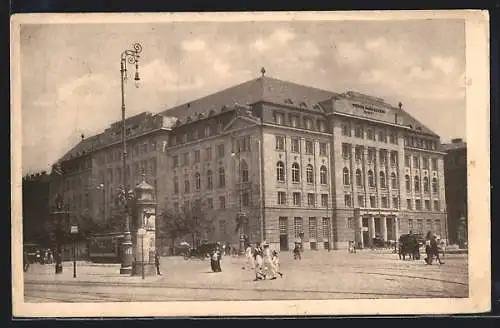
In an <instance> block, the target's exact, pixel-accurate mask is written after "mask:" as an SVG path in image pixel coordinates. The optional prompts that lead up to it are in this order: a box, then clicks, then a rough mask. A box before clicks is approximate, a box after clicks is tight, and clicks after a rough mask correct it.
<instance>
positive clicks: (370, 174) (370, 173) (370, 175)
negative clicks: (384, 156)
mask: <svg viewBox="0 0 500 328" xmlns="http://www.w3.org/2000/svg"><path fill="white" fill-rule="evenodd" d="M368 185H369V186H370V187H375V179H374V178H373V171H372V170H369V171H368Z"/></svg>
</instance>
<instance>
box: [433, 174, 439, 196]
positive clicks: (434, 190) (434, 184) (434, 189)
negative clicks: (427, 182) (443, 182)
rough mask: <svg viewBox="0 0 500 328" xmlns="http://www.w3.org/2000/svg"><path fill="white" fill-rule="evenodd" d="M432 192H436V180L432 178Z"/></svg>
mask: <svg viewBox="0 0 500 328" xmlns="http://www.w3.org/2000/svg"><path fill="white" fill-rule="evenodd" d="M432 192H434V193H437V192H438V180H437V179H436V178H432Z"/></svg>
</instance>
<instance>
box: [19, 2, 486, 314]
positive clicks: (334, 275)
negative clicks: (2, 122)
mask: <svg viewBox="0 0 500 328" xmlns="http://www.w3.org/2000/svg"><path fill="white" fill-rule="evenodd" d="M488 21H489V18H488V14H487V13H486V12H481V11H411V12H405V11H397V12H390V11H387V12H335V13H333V12H321V13H319V12H281V13H203V14H202V13H183V14H163V13H157V14H33V15H15V16H13V17H12V21H11V31H12V32H11V33H12V43H11V61H12V66H11V72H12V75H11V76H12V109H11V111H12V116H11V117H12V121H11V124H12V139H11V143H12V148H11V149H12V155H11V161H12V179H13V183H12V195H13V197H12V259H13V262H12V263H13V264H12V276H13V290H12V292H13V314H14V316H19V317H36V316H40V317H56V316H57V317H94V316H98V317H102V316H104V317H106V316H114V317H116V316H124V317H135V316H239V315H256V316H269V315H292V316H293V315H357V314H366V315H372V314H447V313H478V312H484V311H488V310H489V308H490V211H489V199H490V196H489V195H490V194H489V191H490V184H489V146H488V145H489V30H488V26H489V25H488Z"/></svg>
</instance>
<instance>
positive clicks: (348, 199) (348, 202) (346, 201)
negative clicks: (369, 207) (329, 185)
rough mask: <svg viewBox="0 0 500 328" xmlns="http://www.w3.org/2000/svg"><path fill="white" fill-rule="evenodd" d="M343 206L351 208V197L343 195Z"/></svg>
mask: <svg viewBox="0 0 500 328" xmlns="http://www.w3.org/2000/svg"><path fill="white" fill-rule="evenodd" d="M344 205H345V206H346V207H351V206H352V199H351V195H344Z"/></svg>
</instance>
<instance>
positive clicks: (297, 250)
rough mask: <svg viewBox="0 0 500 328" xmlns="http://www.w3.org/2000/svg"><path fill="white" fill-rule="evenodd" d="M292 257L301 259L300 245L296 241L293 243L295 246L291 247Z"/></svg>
mask: <svg viewBox="0 0 500 328" xmlns="http://www.w3.org/2000/svg"><path fill="white" fill-rule="evenodd" d="M293 259H294V260H300V259H302V256H301V254H300V245H299V244H298V243H295V247H294V248H293Z"/></svg>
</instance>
